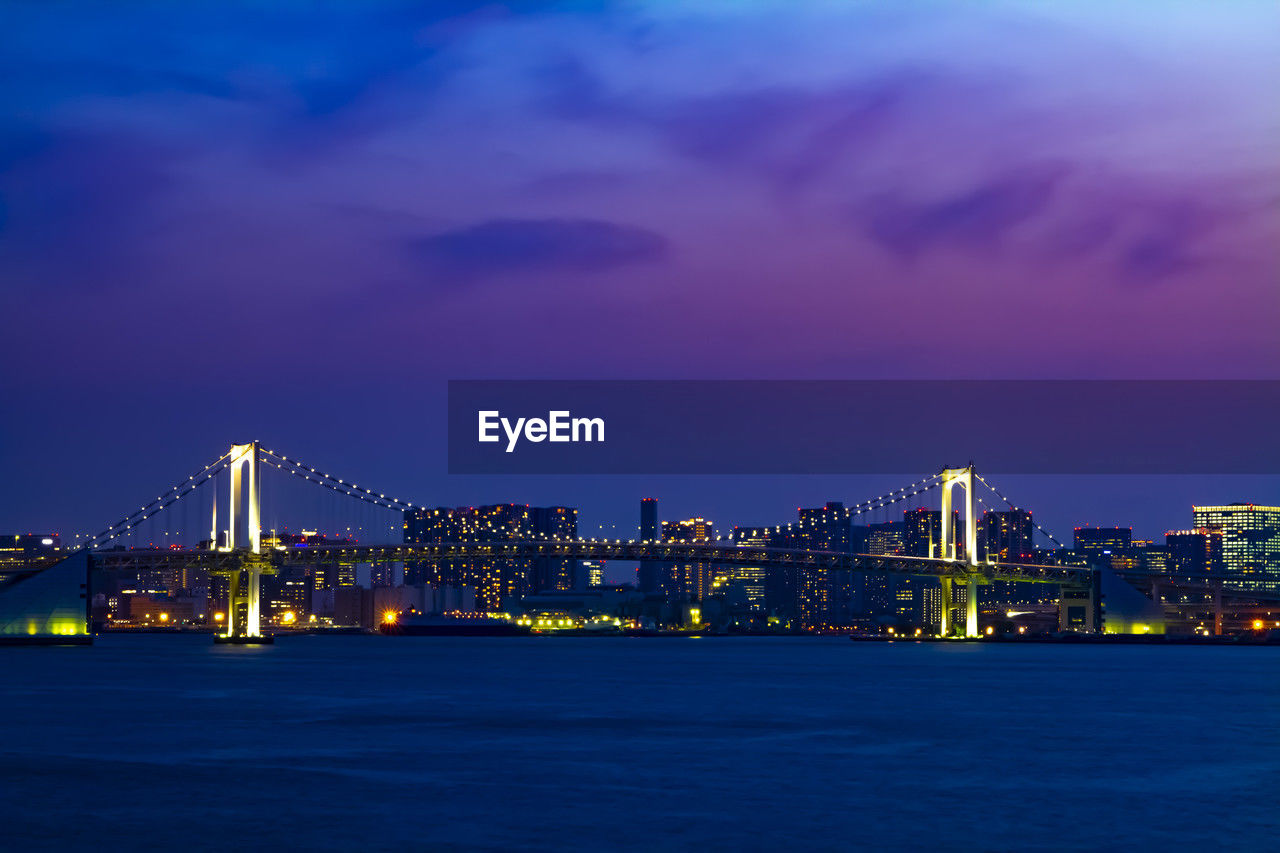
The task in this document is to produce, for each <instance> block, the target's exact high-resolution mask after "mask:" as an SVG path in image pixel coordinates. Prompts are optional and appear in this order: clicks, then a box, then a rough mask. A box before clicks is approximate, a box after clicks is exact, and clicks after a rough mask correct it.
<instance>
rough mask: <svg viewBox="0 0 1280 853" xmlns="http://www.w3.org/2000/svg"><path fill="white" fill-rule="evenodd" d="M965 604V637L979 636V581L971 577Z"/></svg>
mask: <svg viewBox="0 0 1280 853" xmlns="http://www.w3.org/2000/svg"><path fill="white" fill-rule="evenodd" d="M966 599H967V600H966V601H965V603H964V611H965V612H964V635H965V636H966V637H976V636H978V579H977V577H976V576H974V575H969V589H968V593H967V594H966Z"/></svg>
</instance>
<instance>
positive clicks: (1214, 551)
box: [1164, 528, 1223, 583]
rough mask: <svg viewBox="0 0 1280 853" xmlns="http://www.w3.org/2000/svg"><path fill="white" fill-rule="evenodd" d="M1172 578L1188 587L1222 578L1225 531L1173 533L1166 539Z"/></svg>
mask: <svg viewBox="0 0 1280 853" xmlns="http://www.w3.org/2000/svg"><path fill="white" fill-rule="evenodd" d="M1164 547H1165V552H1166V554H1167V558H1166V559H1167V561H1168V568H1169V574H1170V575H1171V576H1173V577H1175V578H1178V579H1179V580H1184V581H1187V582H1189V583H1206V582H1207V581H1210V580H1212V579H1214V578H1220V577H1222V573H1223V563H1222V531H1221V530H1210V529H1208V528H1201V529H1199V530H1170V531H1169V532H1168V533H1166V534H1165V535H1164Z"/></svg>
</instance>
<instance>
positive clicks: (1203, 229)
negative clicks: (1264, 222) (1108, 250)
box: [1119, 202, 1218, 282]
mask: <svg viewBox="0 0 1280 853" xmlns="http://www.w3.org/2000/svg"><path fill="white" fill-rule="evenodd" d="M1217 225H1218V216H1216V215H1213V214H1210V213H1209V212H1208V211H1206V210H1203V209H1201V207H1200V206H1199V205H1194V204H1191V203H1189V202H1183V203H1181V204H1171V205H1169V206H1167V207H1162V208H1158V209H1156V210H1153V211H1151V212H1150V213H1149V214H1148V215H1147V216H1146V217H1144V221H1142V222H1141V223H1140V224H1139V225H1138V227H1137V228H1136V230H1135V232H1134V234H1133V236H1131V237H1130V238H1128V239H1127V241H1125V243H1124V244H1123V246H1122V248H1121V250H1120V255H1119V262H1120V265H1121V267H1122V269H1123V270H1124V271H1125V272H1126V273H1128V274H1129V275H1130V276H1131V277H1132V278H1134V279H1137V280H1139V281H1141V282H1147V281H1154V280H1157V279H1162V278H1165V277H1168V276H1172V275H1177V274H1179V273H1183V272H1186V271H1188V270H1191V269H1193V268H1195V267H1197V266H1200V265H1201V264H1202V263H1205V262H1206V261H1207V257H1206V255H1205V254H1204V253H1203V250H1202V249H1201V243H1202V241H1203V238H1205V237H1206V236H1207V235H1208V234H1209V232H1210V231H1212V230H1213V229H1215V228H1216V227H1217Z"/></svg>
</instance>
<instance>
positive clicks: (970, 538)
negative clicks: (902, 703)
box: [938, 462, 979, 637]
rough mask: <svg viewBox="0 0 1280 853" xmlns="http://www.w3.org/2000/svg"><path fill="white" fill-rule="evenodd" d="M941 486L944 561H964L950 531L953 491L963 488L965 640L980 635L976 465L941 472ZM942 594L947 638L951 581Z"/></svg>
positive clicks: (946, 581)
mask: <svg viewBox="0 0 1280 853" xmlns="http://www.w3.org/2000/svg"><path fill="white" fill-rule="evenodd" d="M940 476H941V477H942V482H941V484H940V485H941V487H942V519H941V525H940V526H941V528H942V531H941V532H942V535H941V538H940V541H939V543H938V551H939V553H938V556H939V557H941V558H942V559H944V560H952V561H957V560H959V559H961V558H960V557H959V556H958V555H957V553H956V545H957V543H956V541H955V534H954V531H953V530H952V529H951V513H952V509H951V490H952V488H953V487H955V486H960V488H962V489H964V556H963V559H964V562H965V564H966V565H967V566H968V567H969V571H968V572H967V573H966V574H967V583H968V590H967V594H966V601H965V629H964V635H965V636H966V637H976V636H978V580H979V575H978V573H977V572H976V568H977V565H978V518H977V516H976V515H975V514H974V508H973V502H974V474H973V463H972V462H970V463H969V464H968V465H966V466H965V467H963V468H944V469H942V474H941V475H940ZM941 587H942V590H941V594H942V625H941V628H940V630H939V633H940V634H941V635H942V636H944V637H945V636H947V635H948V634H949V633H950V630H951V624H950V623H951V618H950V617H951V612H950V605H951V578H949V577H944V578H942V580H941Z"/></svg>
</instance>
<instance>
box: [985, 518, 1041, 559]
mask: <svg viewBox="0 0 1280 853" xmlns="http://www.w3.org/2000/svg"><path fill="white" fill-rule="evenodd" d="M1033 529H1034V525H1033V523H1032V521H1031V513H1030V511H1028V510H1025V509H1011V510H1007V511H1000V512H997V511H995V510H987V511H986V512H984V513H983V514H982V521H981V522H980V524H979V536H980V539H979V548H978V556H980V557H988V558H994V559H996V560H999V561H1000V562H1002V563H1030V562H1033V561H1034V559H1035V544H1034V542H1033V541H1032V530H1033Z"/></svg>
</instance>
